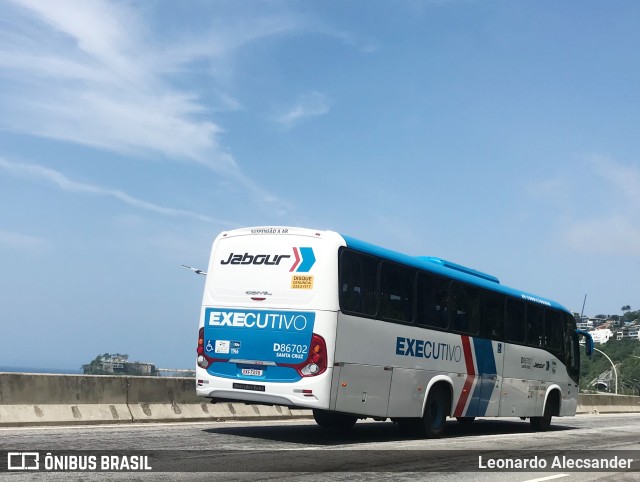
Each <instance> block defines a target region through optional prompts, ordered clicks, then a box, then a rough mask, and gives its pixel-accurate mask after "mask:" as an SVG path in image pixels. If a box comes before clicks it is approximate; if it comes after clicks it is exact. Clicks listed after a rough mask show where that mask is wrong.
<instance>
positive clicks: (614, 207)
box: [565, 156, 640, 256]
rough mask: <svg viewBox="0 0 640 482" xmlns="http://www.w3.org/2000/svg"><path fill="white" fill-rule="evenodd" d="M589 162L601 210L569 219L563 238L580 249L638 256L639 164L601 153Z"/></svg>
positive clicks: (639, 215) (593, 252)
mask: <svg viewBox="0 0 640 482" xmlns="http://www.w3.org/2000/svg"><path fill="white" fill-rule="evenodd" d="M590 165H591V168H592V175H594V176H596V177H597V181H598V182H597V183H595V184H596V185H597V186H598V190H597V192H592V193H591V195H597V197H598V199H599V201H600V203H601V205H602V208H603V210H604V213H602V214H599V215H597V216H591V217H584V218H582V219H574V220H572V221H571V223H570V224H569V225H568V227H567V232H566V235H565V240H566V241H567V243H568V244H569V246H571V247H572V248H574V249H576V250H578V251H580V252H583V253H588V254H614V255H623V256H640V222H639V221H638V220H640V168H638V167H637V166H631V165H625V164H622V163H619V162H616V161H614V160H612V159H609V158H606V157H603V156H593V157H592V158H591V160H590Z"/></svg>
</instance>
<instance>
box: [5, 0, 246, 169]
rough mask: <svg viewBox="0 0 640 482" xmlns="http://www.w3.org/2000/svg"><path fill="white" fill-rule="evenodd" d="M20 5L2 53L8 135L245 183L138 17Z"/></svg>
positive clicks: (125, 11)
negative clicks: (158, 160)
mask: <svg viewBox="0 0 640 482" xmlns="http://www.w3.org/2000/svg"><path fill="white" fill-rule="evenodd" d="M14 3H15V4H16V5H17V6H18V7H17V9H19V10H20V11H21V16H22V19H21V21H20V22H15V23H13V24H11V23H9V25H10V26H11V28H9V29H7V31H6V32H5V33H4V34H3V37H4V38H3V42H2V45H3V47H2V48H0V69H1V70H2V76H3V77H5V79H6V80H7V83H8V86H7V87H5V89H3V90H4V95H2V98H3V99H2V100H3V103H4V104H5V108H4V109H3V112H4V114H0V123H2V124H3V125H4V126H5V127H6V128H9V129H12V130H16V131H21V132H25V133H28V134H31V135H36V136H42V137H47V138H53V139H59V140H63V141H70V142H74V143H79V144H83V145H89V146H92V147H97V148H100V149H106V150H111V151H116V152H119V153H125V154H135V155H142V156H147V157H150V156H153V157H156V156H157V155H158V154H161V155H163V156H165V157H166V158H171V159H177V160H186V161H192V162H198V163H201V164H204V165H206V166H208V167H210V168H212V169H215V170H218V171H223V172H232V173H235V174H236V175H237V174H238V167H237V165H236V162H235V160H234V159H233V157H232V156H231V155H230V154H229V153H228V152H226V151H225V150H224V149H223V148H222V147H221V146H220V144H219V140H218V139H219V135H220V133H221V131H222V129H221V128H220V127H219V126H218V125H217V124H216V123H215V122H213V121H212V120H211V119H210V118H207V115H206V114H207V112H206V108H205V107H204V104H203V103H202V102H200V101H199V98H198V95H197V94H196V93H193V92H188V91H184V90H181V89H176V88H175V87H173V86H172V85H171V83H170V82H168V81H167V80H166V79H165V77H164V76H163V75H162V73H163V71H166V70H171V69H170V66H168V65H166V64H165V65H163V64H161V63H160V61H159V59H161V58H162V57H161V55H160V52H158V51H157V50H158V48H159V46H158V45H157V43H153V42H152V41H151V39H150V38H148V37H149V31H148V28H147V26H146V25H145V24H144V23H143V22H142V21H141V19H140V18H139V16H138V12H137V11H136V10H134V9H132V8H130V7H129V6H128V4H116V3H113V2H104V1H100V0H93V1H81V0H64V1H59V0H50V1H47V2H39V1H33V0H15V2H14ZM25 79H29V80H25Z"/></svg>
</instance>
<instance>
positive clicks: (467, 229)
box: [0, 0, 640, 368]
mask: <svg viewBox="0 0 640 482" xmlns="http://www.w3.org/2000/svg"><path fill="white" fill-rule="evenodd" d="M639 18H640V4H639V3H638V2H634V1H627V2H625V1H615V2H598V1H582V0H581V1H564V2H556V1H520V2H512V1H489V0H487V1H480V0H478V1H473V0H449V1H448V0H437V1H436V0H434V1H427V0H425V1H347V2H344V1H323V2H294V1H270V2H258V1H253V2H237V1H191V2H173V1H157V2H142V1H141V2H136V1H127V2H118V1H112V2H102V1H85V0H64V1H53V0H48V1H46V2H42V1H38V0H15V1H13V0H9V1H7V0H5V1H2V2H0V201H1V203H0V261H1V266H2V269H1V270H0V292H1V293H2V295H1V296H0V324H1V325H2V334H1V336H0V364H1V365H21V366H42V367H71V368H73V367H78V366H79V365H81V364H82V363H84V362H87V361H89V360H91V359H93V358H94V357H95V356H96V355H97V354H99V353H104V352H121V353H128V354H129V355H130V356H131V358H132V359H135V360H141V361H151V362H155V363H157V364H158V365H159V366H162V367H174V368H176V367H191V366H192V365H193V363H194V356H195V346H196V333H197V323H198V316H199V310H200V306H199V305H200V302H201V295H202V288H203V281H204V278H203V277H200V276H196V275H194V274H192V273H190V272H188V271H186V270H183V269H181V268H180V264H183V263H184V264H189V265H192V266H199V267H205V266H206V264H207V259H208V255H209V250H210V245H211V242H212V240H213V238H214V237H215V235H216V234H217V233H218V232H220V231H222V230H226V229H230V228H235V227H240V226H254V225H292V226H304V227H313V228H316V229H331V230H336V231H338V232H342V233H345V234H348V235H351V236H354V237H357V238H360V239H363V240H366V241H369V242H373V243H375V244H379V245H382V246H384V247H387V248H391V249H395V250H398V251H403V252H406V253H408V254H415V255H430V256H439V257H442V258H445V259H450V260H452V261H455V262H458V263H461V264H465V265H468V266H470V267H473V268H476V269H479V270H481V271H485V272H488V273H491V274H494V275H495V276H497V277H498V278H500V279H501V281H502V282H503V283H504V284H506V285H509V286H512V287H517V288H521V289H523V290H526V291H529V292H532V293H535V294H539V295H541V296H546V297H549V298H552V299H555V300H556V301H558V302H559V303H561V304H563V305H565V306H566V307H567V308H569V309H572V310H576V311H579V310H580V309H581V306H582V301H583V297H584V295H585V294H588V298H587V306H586V313H587V314H591V315H595V314H599V313H604V314H620V307H621V306H623V305H626V304H630V305H631V306H632V308H634V309H638V308H640V290H639V289H638V288H639V287H640V278H639V273H640V222H639V220H640V161H639V159H640V132H638V131H639V127H638V126H640V95H639V94H640V93H639V87H638V86H640V64H639V63H638V48H639V47H640V29H638V28H637V25H638V19H639Z"/></svg>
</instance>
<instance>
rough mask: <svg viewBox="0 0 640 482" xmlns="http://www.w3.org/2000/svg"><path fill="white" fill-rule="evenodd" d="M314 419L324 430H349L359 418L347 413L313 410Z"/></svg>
mask: <svg viewBox="0 0 640 482" xmlns="http://www.w3.org/2000/svg"><path fill="white" fill-rule="evenodd" d="M313 418H314V420H315V421H316V423H317V424H318V425H320V426H321V427H324V428H331V429H339V430H348V429H350V428H351V427H353V425H354V424H355V423H356V421H357V420H358V418H357V417H355V416H353V415H347V414H346V413H336V412H329V411H327V410H318V409H314V410H313Z"/></svg>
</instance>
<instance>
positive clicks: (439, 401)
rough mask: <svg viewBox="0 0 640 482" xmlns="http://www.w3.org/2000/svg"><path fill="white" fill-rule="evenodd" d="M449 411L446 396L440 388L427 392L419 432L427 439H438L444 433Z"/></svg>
mask: <svg viewBox="0 0 640 482" xmlns="http://www.w3.org/2000/svg"><path fill="white" fill-rule="evenodd" d="M448 410H449V401H448V397H447V394H446V393H445V392H444V390H442V389H441V388H434V389H432V390H431V391H430V392H429V396H428V397H427V403H426V404H425V407H424V415H423V416H422V420H421V427H420V428H421V430H420V431H421V432H422V434H423V435H424V436H425V437H427V438H439V437H441V436H442V434H443V432H444V427H445V423H446V420H447V415H448Z"/></svg>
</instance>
